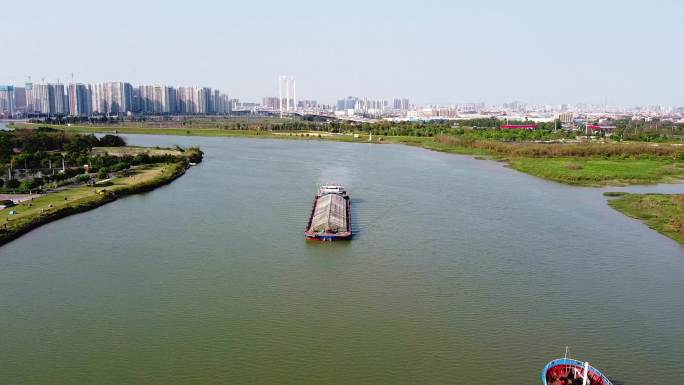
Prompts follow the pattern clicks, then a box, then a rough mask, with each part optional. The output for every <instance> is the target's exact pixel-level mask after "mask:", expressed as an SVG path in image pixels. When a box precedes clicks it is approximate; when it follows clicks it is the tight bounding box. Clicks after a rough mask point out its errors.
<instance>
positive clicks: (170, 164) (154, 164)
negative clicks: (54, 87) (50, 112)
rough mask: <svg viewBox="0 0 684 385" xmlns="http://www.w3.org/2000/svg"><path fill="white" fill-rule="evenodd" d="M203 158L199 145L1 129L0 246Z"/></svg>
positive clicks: (170, 175)
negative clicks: (164, 145) (163, 145)
mask: <svg viewBox="0 0 684 385" xmlns="http://www.w3.org/2000/svg"><path fill="white" fill-rule="evenodd" d="M202 157H203V153H202V151H201V150H199V149H198V148H189V149H182V148H174V149H158V148H155V149H147V148H142V147H126V146H125V142H124V141H123V139H122V138H120V137H118V136H113V135H105V136H103V137H101V138H96V137H95V136H93V135H80V134H74V133H67V132H63V131H59V132H55V131H53V130H52V129H40V130H17V131H13V132H3V133H0V162H2V164H3V165H4V167H6V169H7V170H8V171H7V175H6V176H5V178H6V181H5V179H0V181H2V189H1V191H0V192H2V195H3V200H2V202H0V204H1V205H2V207H4V208H3V209H2V210H0V215H1V217H0V221H1V223H0V245H1V244H4V243H6V242H8V241H10V240H12V239H14V238H16V237H18V236H20V235H21V234H24V233H25V232H27V231H30V230H31V229H33V228H35V227H38V226H40V225H42V224H44V223H47V222H50V221H53V220H55V219H59V218H62V217H65V216H67V215H70V214H74V213H78V212H82V211H85V210H89V209H92V208H95V207H97V206H100V205H102V204H104V203H107V202H110V201H112V200H115V199H117V198H118V197H121V196H124V195H129V194H133V193H137V192H142V191H148V190H151V189H153V188H155V187H157V186H160V185H163V184H166V183H169V182H171V181H172V180H174V179H175V178H177V177H179V176H180V175H182V174H183V173H184V172H185V170H186V169H187V167H188V166H189V165H190V164H191V163H199V162H201V161H202ZM22 166H23V168H21V167H22ZM17 194H19V195H17Z"/></svg>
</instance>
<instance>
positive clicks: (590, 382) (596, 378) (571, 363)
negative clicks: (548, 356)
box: [541, 349, 612, 385]
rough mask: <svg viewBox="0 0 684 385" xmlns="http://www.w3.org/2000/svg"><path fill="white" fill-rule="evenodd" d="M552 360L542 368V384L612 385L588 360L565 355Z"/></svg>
mask: <svg viewBox="0 0 684 385" xmlns="http://www.w3.org/2000/svg"><path fill="white" fill-rule="evenodd" d="M567 356H568V354H567V349H566V353H565V357H563V358H559V359H556V360H553V361H551V362H549V363H548V364H546V366H545V367H544V369H542V374H541V380H542V384H543V385H612V383H611V382H610V380H608V378H607V377H606V376H604V375H603V373H601V372H600V371H599V370H598V369H596V368H594V367H593V366H591V365H589V363H588V362H582V361H578V360H573V359H571V358H568V357H567Z"/></svg>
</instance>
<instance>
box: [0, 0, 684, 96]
mask: <svg viewBox="0 0 684 385" xmlns="http://www.w3.org/2000/svg"><path fill="white" fill-rule="evenodd" d="M113 4H115V6H111V7H109V8H107V9H103V8H100V9H94V8H93V7H92V3H91V2H86V1H64V2H59V3H57V2H49V1H45V0H38V1H34V2H32V3H31V4H30V5H29V4H28V3H21V4H20V3H18V2H13V3H10V4H6V5H3V7H2V8H3V9H4V11H5V12H4V16H5V17H4V20H3V22H4V24H5V28H4V29H5V31H6V32H5V33H4V34H3V35H2V37H1V38H0V50H1V51H2V52H3V53H4V55H3V57H4V58H5V60H3V61H2V67H1V68H2V70H1V71H0V84H22V83H24V82H25V81H26V79H27V76H28V75H30V76H32V80H33V81H34V82H36V81H40V79H41V78H42V77H44V78H45V80H46V81H50V82H53V81H56V80H57V79H60V80H61V81H62V82H69V81H70V79H71V73H74V76H75V80H76V81H79V82H101V81H119V80H120V81H129V82H131V83H133V84H170V85H177V86H181V85H197V86H209V87H214V88H218V89H220V90H221V91H223V92H226V93H228V94H230V95H231V96H233V97H238V98H240V99H241V100H247V101H258V100H260V99H261V98H262V97H265V96H274V95H277V92H278V89H277V77H278V75H292V76H294V77H295V78H296V80H297V95H298V98H299V99H316V100H318V101H319V102H321V103H333V102H334V101H335V100H336V99H338V98H341V97H345V96H349V95H353V96H359V97H364V96H366V97H369V98H373V99H391V98H393V97H408V98H410V99H411V102H412V103H418V104H427V103H455V102H480V101H481V102H485V103H488V104H500V103H503V102H509V101H513V100H519V101H524V102H528V103H548V104H559V103H593V104H604V103H605V104H608V105H653V104H663V105H675V106H681V105H684V99H683V98H682V97H681V96H679V94H680V90H681V89H682V87H684V78H683V77H682V76H681V74H680V73H679V71H678V69H679V67H680V66H681V64H680V63H681V61H682V59H683V58H684V55H683V54H682V51H681V49H680V47H681V41H682V37H684V26H682V24H681V22H680V21H679V18H680V16H681V15H682V14H684V3H681V2H675V1H673V0H671V1H655V2H649V3H648V4H647V6H644V5H643V4H639V3H637V2H630V1H628V2H619V1H612V0H611V1H603V2H590V1H584V0H581V1H578V2H574V3H572V6H570V5H568V3H564V4H562V5H561V4H555V3H553V4H552V3H549V2H544V1H520V2H516V3H510V2H505V1H500V0H499V1H495V0H488V1H479V2H477V4H476V3H475V2H461V1H454V2H447V1H427V2H425V3H423V4H420V5H417V4H415V3H408V2H404V1H384V0H383V1H376V2H373V3H372V4H371V3H365V2H361V1H357V0H352V1H348V2H344V3H340V2H336V3H333V2H314V1H308V0H307V1H301V2H298V4H292V3H284V2H276V1H263V2H260V3H259V4H258V5H255V4H247V3H239V4H223V3H220V4H214V3H213V2H210V1H204V0H198V1H195V2H193V3H191V4H192V6H191V7H188V6H187V5H185V4H184V3H180V2H176V1H166V2H161V1H150V2H134V1H131V0H122V1H119V2H117V3H113Z"/></svg>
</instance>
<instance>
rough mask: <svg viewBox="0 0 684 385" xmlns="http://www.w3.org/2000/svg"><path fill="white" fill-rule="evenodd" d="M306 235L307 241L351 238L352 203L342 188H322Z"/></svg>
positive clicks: (317, 195) (333, 186)
mask: <svg viewBox="0 0 684 385" xmlns="http://www.w3.org/2000/svg"><path fill="white" fill-rule="evenodd" d="M304 234H305V235H306V238H307V239H315V240H320V241H335V240H340V239H349V238H351V236H352V228H351V203H350V201H349V195H347V191H346V190H345V189H344V188H343V187H342V186H340V185H332V184H331V185H325V186H321V188H320V189H319V190H318V193H317V194H316V198H315V199H314V203H313V207H312V208H311V217H310V218H309V223H308V224H307V226H306V232H304Z"/></svg>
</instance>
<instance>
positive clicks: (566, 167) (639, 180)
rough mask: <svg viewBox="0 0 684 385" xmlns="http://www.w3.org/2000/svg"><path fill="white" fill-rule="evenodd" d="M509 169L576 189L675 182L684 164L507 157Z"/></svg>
mask: <svg viewBox="0 0 684 385" xmlns="http://www.w3.org/2000/svg"><path fill="white" fill-rule="evenodd" d="M509 164H510V165H511V167H512V168H514V169H516V170H518V171H522V172H524V173H527V174H530V175H534V176H537V177H540V178H544V179H548V180H552V181H555V182H560V183H566V184H571V185H578V186H594V187H599V186H623V185H631V184H656V183H677V182H679V181H681V180H682V179H684V162H678V161H675V160H673V159H667V158H623V159H605V158H594V157H589V158H580V157H568V158H510V159H509Z"/></svg>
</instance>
